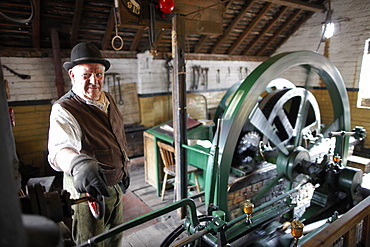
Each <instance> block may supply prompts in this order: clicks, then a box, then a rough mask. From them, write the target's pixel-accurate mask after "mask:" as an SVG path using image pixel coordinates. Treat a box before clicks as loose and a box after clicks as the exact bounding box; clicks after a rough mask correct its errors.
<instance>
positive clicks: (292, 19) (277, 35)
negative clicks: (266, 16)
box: [257, 9, 303, 56]
mask: <svg viewBox="0 0 370 247" xmlns="http://www.w3.org/2000/svg"><path fill="white" fill-rule="evenodd" d="M302 11H303V10H301V9H300V10H297V11H296V12H295V13H294V14H293V15H292V16H291V17H290V18H289V20H288V21H286V22H285V23H284V25H282V26H281V27H280V28H279V30H277V31H276V32H275V35H274V36H273V37H271V39H270V40H269V41H268V42H267V43H266V44H265V45H264V46H263V48H262V49H261V50H260V51H259V52H258V53H257V56H260V55H261V54H262V53H263V52H264V51H265V50H266V49H267V47H269V45H270V44H271V43H272V42H273V41H274V40H275V39H277V38H278V37H279V35H280V34H281V33H282V32H283V31H284V29H285V28H286V27H287V26H289V25H290V24H291V23H292V22H293V21H294V20H295V18H297V17H298V16H299V14H301V13H302Z"/></svg>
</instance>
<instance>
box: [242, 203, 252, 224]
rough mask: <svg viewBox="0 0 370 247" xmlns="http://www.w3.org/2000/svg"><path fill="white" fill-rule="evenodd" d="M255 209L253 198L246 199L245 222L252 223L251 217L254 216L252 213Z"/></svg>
mask: <svg viewBox="0 0 370 247" xmlns="http://www.w3.org/2000/svg"><path fill="white" fill-rule="evenodd" d="M253 209H254V204H253V203H252V202H251V200H249V199H248V200H246V201H245V202H244V208H243V210H244V213H245V214H246V219H245V222H246V223H247V224H250V223H252V221H251V218H252V213H253Z"/></svg>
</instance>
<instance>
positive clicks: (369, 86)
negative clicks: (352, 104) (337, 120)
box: [357, 39, 370, 109]
mask: <svg viewBox="0 0 370 247" xmlns="http://www.w3.org/2000/svg"><path fill="white" fill-rule="evenodd" d="M357 107H359V108H369V109H370V39H368V40H366V42H365V49H364V56H363V58H362V66H361V73H360V83H359V92H358V99H357Z"/></svg>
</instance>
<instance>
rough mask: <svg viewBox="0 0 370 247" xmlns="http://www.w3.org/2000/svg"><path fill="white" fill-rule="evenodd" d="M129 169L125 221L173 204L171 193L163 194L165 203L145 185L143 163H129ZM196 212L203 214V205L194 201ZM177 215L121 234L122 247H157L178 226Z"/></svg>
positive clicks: (150, 187) (154, 190) (151, 187)
mask: <svg viewBox="0 0 370 247" xmlns="http://www.w3.org/2000/svg"><path fill="white" fill-rule="evenodd" d="M132 163H133V164H132V165H131V169H130V175H131V184H130V188H129V189H128V191H127V193H126V194H125V195H124V199H123V204H124V206H123V210H124V215H125V221H126V222H127V221H129V220H131V219H134V218H137V217H139V216H141V215H144V214H146V213H149V212H151V211H153V210H156V209H160V208H163V207H165V206H167V205H169V204H171V203H172V202H173V190H168V191H166V194H165V199H164V201H162V200H161V198H160V197H158V196H157V192H156V189H155V188H154V187H153V186H151V185H149V184H147V183H146V182H145V173H144V164H143V160H142V159H140V158H138V159H136V160H134V161H133V162H132ZM195 202H196V205H197V211H198V215H199V214H204V213H205V209H204V203H200V202H199V200H195ZM182 222H183V220H181V219H180V217H179V215H178V214H177V211H174V212H172V213H169V214H166V215H163V216H160V217H158V218H156V219H153V220H152V221H150V222H146V223H144V224H142V225H139V226H137V227H134V228H131V229H129V230H127V231H124V241H123V245H122V246H125V247H126V246H134V247H146V246H148V247H149V246H150V247H152V246H160V244H161V243H162V241H163V240H164V238H165V237H166V236H168V235H169V234H170V233H171V232H172V231H173V230H175V228H176V227H178V226H179V225H181V224H182Z"/></svg>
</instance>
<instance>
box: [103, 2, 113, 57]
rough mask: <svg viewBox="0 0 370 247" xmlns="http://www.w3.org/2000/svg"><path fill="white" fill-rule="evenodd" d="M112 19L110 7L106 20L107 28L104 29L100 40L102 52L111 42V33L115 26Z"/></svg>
mask: <svg viewBox="0 0 370 247" xmlns="http://www.w3.org/2000/svg"><path fill="white" fill-rule="evenodd" d="M114 18H115V17H114V8H113V7H112V9H111V11H110V14H109V18H108V23H107V28H106V29H105V33H104V38H103V40H102V50H108V47H109V44H110V43H111V41H112V32H113V30H114V27H115V25H116V22H115V19H114Z"/></svg>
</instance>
